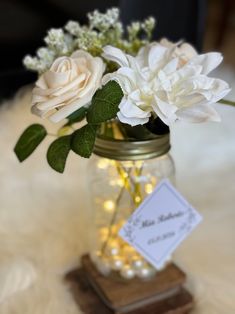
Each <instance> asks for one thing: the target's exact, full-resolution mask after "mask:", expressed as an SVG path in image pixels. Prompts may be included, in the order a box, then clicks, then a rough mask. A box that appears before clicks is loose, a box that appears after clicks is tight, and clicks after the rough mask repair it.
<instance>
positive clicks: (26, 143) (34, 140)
mask: <svg viewBox="0 0 235 314" xmlns="http://www.w3.org/2000/svg"><path fill="white" fill-rule="evenodd" d="M46 135H47V131H46V129H45V128H44V126H43V125H41V124H32V125H30V126H29V127H28V128H27V129H26V130H25V131H24V132H23V134H22V135H21V136H20V138H19V140H18V142H17V143H16V146H15V148H14V152H15V154H16V156H17V158H18V159H19V161H20V162H22V161H24V160H25V159H26V158H27V157H29V156H30V155H31V154H32V152H33V151H34V150H35V149H36V148H37V147H38V145H39V144H40V143H41V142H42V140H43V139H44V138H45V136H46Z"/></svg>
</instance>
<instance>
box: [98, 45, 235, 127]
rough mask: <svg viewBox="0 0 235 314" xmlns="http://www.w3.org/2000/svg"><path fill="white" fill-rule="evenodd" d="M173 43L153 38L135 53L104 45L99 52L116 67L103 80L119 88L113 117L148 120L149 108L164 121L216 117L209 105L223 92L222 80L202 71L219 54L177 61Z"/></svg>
mask: <svg viewBox="0 0 235 314" xmlns="http://www.w3.org/2000/svg"><path fill="white" fill-rule="evenodd" d="M174 50H175V49H174V48H172V47H171V48H167V47H164V46H162V45H161V44H159V43H154V44H151V45H147V46H146V47H144V48H142V49H141V50H140V51H139V53H138V55H137V56H136V57H132V56H130V55H128V54H125V53H124V52H122V51H121V50H120V49H117V48H114V47H111V46H106V47H105V48H104V54H103V56H104V57H105V58H106V59H108V60H112V61H114V62H116V63H118V64H119V66H120V68H119V69H118V70H117V71H116V72H114V73H110V74H107V75H105V77H104V79H103V83H105V82H107V81H109V80H116V81H117V82H118V83H119V84H120V86H121V88H122V91H123V93H124V96H123V99H122V101H121V103H120V105H119V109H120V111H119V112H118V118H119V120H120V121H121V122H123V123H128V124H130V125H132V126H134V125H138V124H144V123H146V122H148V120H149V117H150V116H151V114H152V113H153V112H154V113H155V114H157V116H159V118H160V119H161V120H162V121H163V122H164V123H166V124H167V125H169V124H171V123H172V122H174V121H176V120H177V119H182V120H188V121H191V122H203V121H207V120H212V121H218V120H219V116H218V114H217V113H216V111H215V110H214V109H213V108H212V107H211V106H210V105H211V104H212V103H214V102H217V101H218V100H220V99H221V98H223V97H224V96H225V95H226V94H227V93H228V92H229V86H228V84H227V83H226V82H224V81H222V80H219V79H216V78H210V77H208V76H207V74H208V73H209V72H210V71H212V70H213V69H214V68H215V67H217V66H218V65H219V64H220V62H221V61H222V56H221V54H219V53H207V54H203V55H196V56H195V57H193V58H191V59H190V60H189V61H188V62H186V63H185V64H184V65H183V66H180V60H179V58H178V57H174V53H175V51H174Z"/></svg>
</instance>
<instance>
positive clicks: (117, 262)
mask: <svg viewBox="0 0 235 314" xmlns="http://www.w3.org/2000/svg"><path fill="white" fill-rule="evenodd" d="M111 265H112V269H113V270H120V269H121V268H122V266H123V259H122V258H121V257H120V256H114V257H113V259H112V263H111Z"/></svg>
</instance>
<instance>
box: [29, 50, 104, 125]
mask: <svg viewBox="0 0 235 314" xmlns="http://www.w3.org/2000/svg"><path fill="white" fill-rule="evenodd" d="M103 72H104V63H103V61H102V59H101V58H98V57H96V58H95V57H92V56H91V55H90V54H89V53H87V52H84V51H82V50H77V51H76V52H74V53H73V54H72V55H71V57H60V58H58V59H56V60H55V61H54V62H53V64H52V66H51V68H50V70H49V71H47V72H45V73H44V74H43V75H41V77H40V78H39V79H38V81H37V82H36V87H35V88H34V89H33V98H32V105H33V106H32V111H33V112H34V113H35V114H37V115H39V116H41V117H44V116H50V120H52V121H53V122H58V121H61V120H62V119H64V118H66V117H67V116H68V115H70V114H71V113H73V112H74V111H75V110H77V109H79V108H81V107H82V106H84V105H87V104H88V103H89V102H90V101H91V99H92V96H93V95H94V93H95V91H96V90H97V89H98V88H99V87H100V84H101V78H102V75H103Z"/></svg>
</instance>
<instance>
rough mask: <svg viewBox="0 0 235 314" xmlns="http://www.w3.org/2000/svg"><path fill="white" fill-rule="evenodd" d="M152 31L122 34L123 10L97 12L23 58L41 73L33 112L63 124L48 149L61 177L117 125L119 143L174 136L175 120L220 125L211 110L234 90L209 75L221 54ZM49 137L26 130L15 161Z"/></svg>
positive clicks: (146, 24)
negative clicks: (155, 37) (156, 37)
mask: <svg viewBox="0 0 235 314" xmlns="http://www.w3.org/2000/svg"><path fill="white" fill-rule="evenodd" d="M154 26H155V20H154V18H152V17H150V18H148V19H146V20H145V21H143V22H133V23H131V24H130V25H129V26H127V27H126V29H124V27H123V25H122V23H121V22H120V19H119V10H118V9H116V8H113V9H109V10H107V12H106V13H104V14H103V13H100V12H98V11H94V12H92V13H89V14H88V24H87V25H85V26H81V25H80V24H79V23H77V22H74V21H70V22H68V23H67V25H66V26H65V27H64V28H63V29H51V30H49V32H48V35H47V37H46V38H45V44H46V47H42V48H40V49H38V51H37V56H36V57H31V56H26V57H25V59H24V64H25V66H26V67H27V68H28V69H30V70H33V71H37V72H38V74H39V78H38V80H37V81H36V83H35V87H34V89H33V91H32V112H33V113H34V114H36V115H38V116H40V117H42V118H48V119H50V120H51V121H52V122H55V123H57V122H60V121H65V122H64V124H63V126H62V127H61V126H60V127H59V130H58V136H57V139H55V140H54V141H53V142H52V143H51V145H50V147H49V149H48V153H47V160H48V163H49V165H50V166H51V167H52V168H53V169H55V170H56V171H58V172H63V171H64V168H65V163H66V159H67V156H68V154H69V152H70V150H72V151H74V152H75V153H76V154H78V155H80V156H82V157H86V158H89V157H90V155H91V154H92V151H93V147H94V143H95V139H96V136H97V135H98V134H101V133H102V134H106V135H107V134H109V135H110V134H112V128H113V127H114V125H115V127H116V128H118V129H119V133H120V134H121V136H122V138H124V139H127V140H132V139H133V138H134V139H136V138H137V139H139V140H142V139H144V138H146V137H151V136H155V135H156V134H162V133H164V132H169V129H168V126H170V125H171V124H172V123H174V122H175V121H177V120H185V121H189V122H205V121H219V120H220V117H219V115H218V113H217V112H216V111H215V110H214V109H213V107H212V105H213V104H214V103H216V102H218V101H220V100H221V99H223V97H225V95H226V94H228V92H229V91H230V88H229V86H228V84H227V83H226V82H225V81H223V80H220V79H218V78H213V77H210V76H208V74H209V73H210V72H211V71H212V70H213V69H215V68H216V67H217V66H218V65H219V64H220V63H221V62H222V59H223V58H222V55H221V54H220V53H216V52H211V53H205V54H201V55H199V54H197V52H196V50H195V49H194V48H193V47H192V46H191V45H189V44H188V43H183V42H178V43H172V42H170V41H168V40H167V39H162V40H160V41H158V42H156V41H151V37H152V31H153V29H154ZM64 119H66V120H64ZM83 120H84V122H85V123H83V124H82V126H81V124H79V122H81V121H83ZM107 125H108V126H109V128H108V129H107V128H106V126H107ZM110 125H111V127H110ZM110 129H111V131H110ZM47 134H48V132H47V130H46V129H45V127H44V126H43V125H41V124H33V125H31V126H29V127H28V128H27V129H26V130H25V131H24V133H23V134H22V135H21V137H20V139H19V141H18V142H17V144H16V146H15V153H16V155H17V157H18V159H19V160H20V161H23V160H25V159H26V158H27V157H28V156H29V155H30V154H31V153H32V152H33V151H34V150H35V149H36V147H37V146H38V145H39V144H40V143H41V142H42V140H43V139H44V138H45V137H46V135H47ZM110 136H111V135H110Z"/></svg>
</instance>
